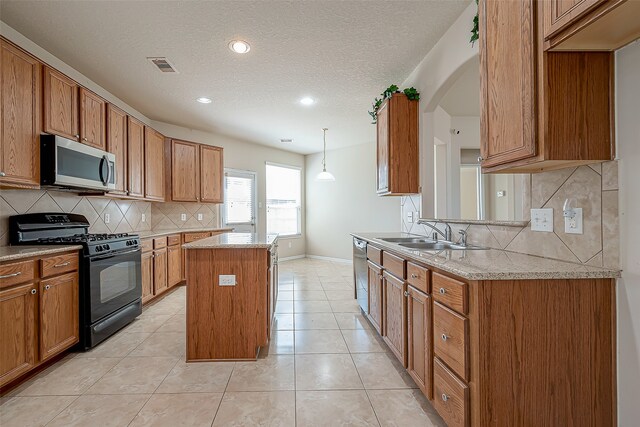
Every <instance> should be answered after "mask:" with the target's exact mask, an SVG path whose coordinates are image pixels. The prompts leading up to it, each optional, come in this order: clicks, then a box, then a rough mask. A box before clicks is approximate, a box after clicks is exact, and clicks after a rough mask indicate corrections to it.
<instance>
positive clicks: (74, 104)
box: [43, 67, 80, 141]
mask: <svg viewBox="0 0 640 427" xmlns="http://www.w3.org/2000/svg"><path fill="white" fill-rule="evenodd" d="M43 74H44V121H43V124H44V126H43V127H44V132H46V133H51V134H55V135H60V136H63V137H65V138H69V139H73V140H75V141H79V140H80V133H79V131H78V84H77V83H76V82H74V81H73V80H71V79H70V78H69V77H67V76H65V75H64V74H62V73H60V72H58V71H56V70H54V69H53V68H50V67H44V73H43Z"/></svg>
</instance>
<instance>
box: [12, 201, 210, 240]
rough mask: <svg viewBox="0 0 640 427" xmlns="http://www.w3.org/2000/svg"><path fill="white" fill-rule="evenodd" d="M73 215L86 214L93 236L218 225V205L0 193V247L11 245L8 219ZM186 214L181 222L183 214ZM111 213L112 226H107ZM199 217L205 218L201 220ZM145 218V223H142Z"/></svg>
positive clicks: (110, 223)
mask: <svg viewBox="0 0 640 427" xmlns="http://www.w3.org/2000/svg"><path fill="white" fill-rule="evenodd" d="M37 212H72V213H78V214H81V215H84V216H85V217H86V218H87V220H88V221H89V223H90V224H91V225H90V227H89V231H90V232H92V233H130V232H136V231H148V230H172V229H178V228H198V227H215V226H218V224H219V223H218V206H217V205H205V204H198V203H151V202H145V201H137V200H117V199H111V198H108V197H85V196H79V195H77V194H75V193H71V192H64V191H49V190H5V189H3V190H0V246H6V245H8V244H9V217H10V216H11V215H18V214H24V213H37ZM182 213H185V214H186V220H185V221H182V219H181V218H182V217H181V214H182ZM105 214H109V223H108V224H107V223H105V221H104V219H105ZM198 214H202V217H201V218H202V219H201V220H198ZM143 215H144V221H143Z"/></svg>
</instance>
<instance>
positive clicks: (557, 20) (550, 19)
mask: <svg viewBox="0 0 640 427" xmlns="http://www.w3.org/2000/svg"><path fill="white" fill-rule="evenodd" d="M605 1H606V0H547V1H546V2H545V3H548V4H547V5H545V8H544V10H545V14H544V17H543V22H544V36H545V37H549V36H551V35H552V34H554V33H557V32H558V31H560V30H562V29H563V28H566V27H567V26H568V25H569V24H571V23H572V22H575V21H576V20H577V19H578V18H580V17H581V16H582V15H583V14H584V13H586V12H588V11H589V10H590V9H591V8H593V7H595V6H597V5H598V4H601V3H604V2H605Z"/></svg>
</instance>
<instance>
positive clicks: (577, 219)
mask: <svg viewBox="0 0 640 427" xmlns="http://www.w3.org/2000/svg"><path fill="white" fill-rule="evenodd" d="M573 212H574V214H575V216H574V217H573V218H567V217H565V218H564V232H565V233H567V234H582V208H573Z"/></svg>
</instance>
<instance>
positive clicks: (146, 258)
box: [141, 252, 153, 303]
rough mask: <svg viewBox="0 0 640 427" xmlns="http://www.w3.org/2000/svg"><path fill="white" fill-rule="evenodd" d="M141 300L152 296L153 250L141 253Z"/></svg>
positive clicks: (144, 300) (143, 300) (147, 299)
mask: <svg viewBox="0 0 640 427" xmlns="http://www.w3.org/2000/svg"><path fill="white" fill-rule="evenodd" d="M141 269H142V302H143V303H145V302H147V301H149V300H150V299H151V298H153V252H145V253H143V254H142V263H141Z"/></svg>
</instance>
